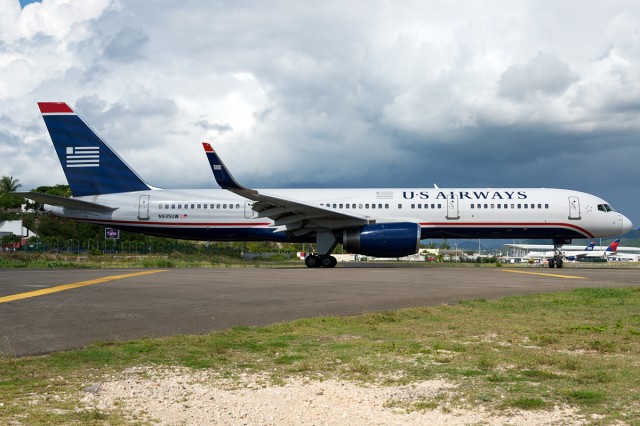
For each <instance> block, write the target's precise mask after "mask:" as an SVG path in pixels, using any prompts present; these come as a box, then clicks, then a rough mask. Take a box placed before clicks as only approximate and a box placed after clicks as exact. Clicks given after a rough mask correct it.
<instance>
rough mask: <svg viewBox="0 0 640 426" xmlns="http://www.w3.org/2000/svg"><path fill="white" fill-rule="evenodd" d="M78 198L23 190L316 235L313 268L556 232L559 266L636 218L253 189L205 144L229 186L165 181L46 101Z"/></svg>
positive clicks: (200, 228) (548, 206) (177, 222)
mask: <svg viewBox="0 0 640 426" xmlns="http://www.w3.org/2000/svg"><path fill="white" fill-rule="evenodd" d="M38 106H39V109H40V112H41V114H42V116H43V119H44V122H45V125H46V127H47V130H48V132H49V135H50V137H51V140H52V142H53V145H54V148H55V151H56V153H57V155H58V159H59V161H60V164H61V166H62V169H63V171H64V173H65V175H66V178H67V180H68V182H69V186H70V188H71V193H72V195H73V197H72V198H64V197H57V196H53V195H47V194H42V193H36V192H22V193H19V194H20V195H22V196H23V197H25V198H28V199H31V200H35V201H38V202H41V203H44V206H43V208H44V210H45V211H48V212H50V213H51V214H53V215H56V216H60V217H63V218H69V219H72V220H75V221H80V222H86V223H92V224H97V225H102V226H106V227H112V228H117V229H120V230H126V231H132V232H138V233H142V234H147V235H154V236H160V237H171V238H179V239H191V240H201V241H275V242H293V243H315V245H316V253H310V254H309V255H308V256H307V257H306V258H305V264H306V266H307V267H309V268H317V267H325V268H332V267H335V266H336V264H337V260H336V258H335V257H334V256H331V253H332V252H333V250H334V249H335V247H336V246H337V245H338V244H342V245H343V247H344V249H345V250H347V251H348V252H350V253H354V254H361V255H365V256H374V257H402V256H406V255H410V254H414V253H416V252H418V249H419V246H420V241H421V240H423V239H427V238H522V239H525V238H537V239H551V240H552V241H553V243H554V248H555V255H554V258H553V259H551V261H550V262H549V266H550V267H554V266H555V267H558V268H561V267H562V252H561V248H562V245H563V244H568V243H570V242H571V239H572V238H597V237H609V236H615V235H621V234H624V233H625V232H627V231H629V230H630V229H631V228H632V223H631V221H630V220H629V219H628V218H626V217H625V216H624V215H622V214H621V213H618V212H616V211H614V209H613V208H612V207H611V206H610V204H609V203H607V202H606V201H605V200H603V199H601V198H599V197H597V196H595V195H591V194H587V193H584V192H578V191H572V190H565V189H546V188H538V189H536V188H484V189H481V188H453V189H445V188H438V187H434V188H382V189H375V188H373V189H371V188H370V189H363V188H358V189H328V188H327V189H252V188H248V187H245V186H242V185H241V184H239V183H238V182H237V181H236V179H235V178H234V177H233V176H232V175H231V173H230V172H229V170H228V168H227V167H226V166H225V165H224V164H223V163H222V161H221V159H220V157H219V156H218V153H217V152H216V151H215V150H214V149H213V147H212V146H211V145H210V144H208V143H203V148H204V151H205V154H206V157H207V159H208V160H209V163H210V166H211V170H212V172H213V175H214V178H215V180H216V181H217V183H218V185H219V186H220V187H221V189H161V188H158V187H155V186H152V185H149V184H148V183H146V182H145V181H144V180H143V179H142V178H141V177H140V176H138V174H137V173H136V172H135V171H134V170H133V169H132V168H131V167H129V166H128V165H127V163H126V162H125V161H124V160H123V159H121V158H120V156H119V155H118V154H117V153H116V152H115V151H114V150H113V149H112V148H111V147H110V146H109V145H108V144H107V143H106V142H105V141H104V140H102V138H101V137H100V136H98V135H97V134H96V133H95V132H94V131H93V130H92V129H91V128H90V127H89V126H88V125H87V124H86V123H85V122H84V120H82V118H81V117H80V116H79V115H78V114H77V113H76V112H75V111H74V110H73V109H72V108H71V107H69V106H68V105H67V104H66V103H63V102H40V103H38Z"/></svg>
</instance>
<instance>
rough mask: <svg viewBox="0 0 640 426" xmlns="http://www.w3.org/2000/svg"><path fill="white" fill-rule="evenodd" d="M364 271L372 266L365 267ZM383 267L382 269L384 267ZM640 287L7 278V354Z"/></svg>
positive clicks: (507, 280) (31, 273)
mask: <svg viewBox="0 0 640 426" xmlns="http://www.w3.org/2000/svg"><path fill="white" fill-rule="evenodd" d="M360 266H363V265H360ZM380 266H382V265H380ZM624 286H640V269H638V268H635V269H581V268H580V269H573V268H564V269H561V270H559V269H542V268H508V267H502V268H411V267H396V268H388V267H376V266H375V265H370V264H366V267H341V266H339V267H337V268H335V269H306V268H299V269H298V268H295V269H255V268H251V269H244V268H238V269H170V270H131V269H126V270H125V269H101V270H78V269H74V270H67V269H47V270H21V269H4V270H0V355H9V356H25V355H36V354H45V353H50V352H54V351H60V350H67V349H72V348H78V347H82V346H85V345H87V344H90V343H95V342H99V341H120V340H130V339H139V338H142V337H144V336H149V337H159V336H168V335H174V334H200V333H207V332H210V331H214V330H221V329H227V328H230V327H234V326H255V325H265V324H272V323H276V322H282V321H289V320H293V319H297V318H305V317H317V316H326V315H352V314H359V313H363V312H373V311H383V310H387V309H398V308H404V307H415V306H434V305H440V304H446V303H457V302H459V301H460V300H465V299H466V300H469V299H477V298H487V299H493V298H498V297H501V296H507V295H522V294H529V293H539V292H550V291H557V290H569V289H573V288H577V287H624Z"/></svg>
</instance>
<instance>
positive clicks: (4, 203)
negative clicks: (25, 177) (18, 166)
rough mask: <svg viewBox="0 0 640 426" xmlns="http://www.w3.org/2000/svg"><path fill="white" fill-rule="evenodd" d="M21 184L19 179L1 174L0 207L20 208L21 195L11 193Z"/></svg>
mask: <svg viewBox="0 0 640 426" xmlns="http://www.w3.org/2000/svg"><path fill="white" fill-rule="evenodd" d="M21 186H22V185H21V184H20V180H18V179H14V178H13V176H2V178H0V207H2V208H5V209H16V208H20V206H21V205H22V203H23V200H22V197H19V196H17V195H12V193H14V192H16V190H17V189H18V188H20V187H21Z"/></svg>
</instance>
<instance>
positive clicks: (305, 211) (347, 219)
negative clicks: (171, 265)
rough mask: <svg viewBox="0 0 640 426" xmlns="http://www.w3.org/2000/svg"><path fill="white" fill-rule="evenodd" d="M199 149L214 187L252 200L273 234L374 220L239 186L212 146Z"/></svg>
mask: <svg viewBox="0 0 640 426" xmlns="http://www.w3.org/2000/svg"><path fill="white" fill-rule="evenodd" d="M202 146H203V147H204V150H205V153H206V154H207V159H208V160H209V164H210V165H211V170H212V171H213V175H214V177H215V178H216V182H218V185H220V187H221V188H222V189H226V190H228V191H231V192H233V193H235V194H238V195H240V196H242V197H244V198H248V199H249V200H253V201H255V203H254V204H253V206H252V209H253V210H254V211H255V212H256V217H268V218H269V219H271V220H273V221H274V222H275V226H276V230H275V231H274V232H278V231H284V230H286V231H296V232H297V233H298V234H300V235H303V234H304V233H305V231H311V230H315V229H318V228H328V229H337V228H345V227H349V226H360V225H366V224H369V223H375V220H373V219H371V218H370V217H367V216H363V215H359V214H354V213H348V214H347V213H344V212H338V211H335V210H331V209H329V208H325V207H323V206H319V205H315V204H308V203H305V202H301V201H299V200H293V199H288V198H283V197H280V196H274V195H269V194H268V193H265V192H260V191H257V190H255V189H250V188H247V187H245V186H242V185H240V184H239V183H238V182H237V181H236V180H235V179H234V178H233V176H232V175H231V173H229V170H228V169H227V168H226V166H225V165H224V163H223V162H222V160H221V159H220V157H219V156H218V154H217V153H216V152H215V151H214V149H213V147H212V146H211V145H210V144H208V143H206V142H203V143H202Z"/></svg>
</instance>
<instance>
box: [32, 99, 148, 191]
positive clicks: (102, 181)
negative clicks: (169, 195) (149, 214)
mask: <svg viewBox="0 0 640 426" xmlns="http://www.w3.org/2000/svg"><path fill="white" fill-rule="evenodd" d="M38 107H39V108H40V112H41V113H42V118H43V119H44V122H45V124H46V125H47V130H48V131H49V136H50V137H51V140H52V141H53V146H54V147H55V149H56V153H57V154H58V159H59V160H60V164H61V165H62V170H63V171H64V174H65V175H66V177H67V181H68V182H69V186H70V187H71V193H72V194H73V196H74V197H81V196H86V195H100V194H112V193H118V192H132V191H145V190H148V189H151V187H150V186H149V185H148V184H147V183H145V182H144V181H143V180H142V179H141V178H140V176H138V175H137V174H136V172H134V171H133V169H131V167H129V166H128V165H127V163H125V162H124V160H122V159H121V158H120V157H119V156H118V154H116V153H115V151H113V149H111V147H109V145H107V143H106V142H105V141H104V140H102V138H101V137H100V136H98V135H97V134H96V132H94V131H93V130H92V129H91V128H90V127H89V126H88V125H87V124H86V123H85V122H84V121H83V120H82V119H81V118H80V117H79V116H78V114H76V113H75V111H73V109H71V107H69V106H68V105H67V104H66V103H64V102H38Z"/></svg>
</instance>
